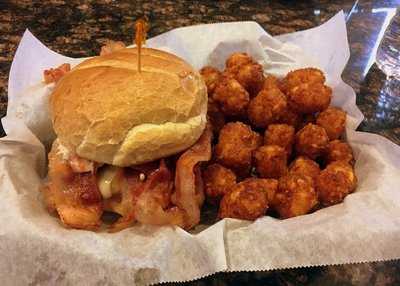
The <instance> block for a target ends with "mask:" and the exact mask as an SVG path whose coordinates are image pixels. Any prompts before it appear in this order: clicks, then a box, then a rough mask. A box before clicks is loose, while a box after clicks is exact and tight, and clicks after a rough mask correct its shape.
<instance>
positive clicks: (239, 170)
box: [200, 53, 357, 220]
mask: <svg viewBox="0 0 400 286" xmlns="http://www.w3.org/2000/svg"><path fill="white" fill-rule="evenodd" d="M200 73H201V74H202V76H203V78H204V81H205V83H206V85H207V91H208V98H209V103H208V120H209V122H210V124H211V126H212V128H213V132H214V137H215V138H214V146H213V158H212V160H211V161H210V163H209V164H208V166H207V167H206V169H205V170H204V172H203V180H204V185H205V192H206V197H207V201H208V202H209V203H211V204H215V205H218V206H219V212H218V215H219V217H220V218H226V217H230V218H239V219H246V220H255V219H257V218H258V217H261V216H264V215H266V214H268V215H272V216H275V217H280V218H290V217H295V216H299V215H304V214H307V213H310V212H312V211H315V210H317V209H319V208H322V207H327V206H331V205H334V204H338V203H340V202H342V201H343V200H344V198H345V197H346V196H347V195H348V194H350V193H351V192H353V191H354V190H355V188H356V185H357V178H356V175H355V173H354V169H353V166H354V157H353V152H352V149H351V147H350V145H349V144H348V143H346V142H345V141H343V133H344V131H345V123H346V113H345V112H344V111H343V110H341V109H340V108H337V107H333V106H329V104H330V101H331V97H332V90H331V88H330V87H328V86H326V85H325V76H324V74H323V72H322V71H320V70H318V69H315V68H305V69H299V70H294V71H291V72H289V73H288V74H287V75H286V77H284V78H283V79H278V78H276V77H274V76H272V75H265V74H264V72H263V67H262V66H261V65H260V64H258V63H257V62H256V61H255V60H254V59H253V58H251V57H250V56H248V55H247V54H246V53H233V54H232V55H230V56H229V58H228V59H227V60H226V66H225V70H224V71H219V70H217V69H215V68H213V67H210V66H207V67H204V68H202V69H201V70H200Z"/></svg>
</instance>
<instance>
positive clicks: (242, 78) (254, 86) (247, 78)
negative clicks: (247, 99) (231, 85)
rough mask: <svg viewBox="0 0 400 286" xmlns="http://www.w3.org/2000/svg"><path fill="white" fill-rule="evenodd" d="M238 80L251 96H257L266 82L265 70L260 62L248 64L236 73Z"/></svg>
mask: <svg viewBox="0 0 400 286" xmlns="http://www.w3.org/2000/svg"><path fill="white" fill-rule="evenodd" d="M236 80H237V81H238V82H239V83H240V84H241V85H242V86H243V87H244V88H245V89H246V90H247V92H248V93H249V94H250V96H256V95H257V94H258V93H259V92H260V90H261V89H262V87H263V84H264V71H263V67H262V66H261V65H260V64H256V63H253V64H246V65H243V66H241V67H240V69H239V70H238V72H237V73H236Z"/></svg>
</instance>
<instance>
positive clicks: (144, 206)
mask: <svg viewBox="0 0 400 286" xmlns="http://www.w3.org/2000/svg"><path fill="white" fill-rule="evenodd" d="M142 188H143V189H142V192H141V194H140V195H139V197H138V198H137V201H136V204H135V216H136V219H137V220H138V221H139V222H141V223H144V224H152V225H178V226H181V227H183V226H184V220H183V219H184V212H183V211H182V210H180V209H178V208H177V207H172V208H168V206H169V204H170V201H171V192H172V188H173V182H172V175H171V172H170V171H169V170H168V169H167V167H166V165H165V162H164V160H161V162H160V168H158V169H157V170H156V171H154V172H153V173H151V174H150V176H149V177H148V179H147V180H146V182H145V183H143V186H142Z"/></svg>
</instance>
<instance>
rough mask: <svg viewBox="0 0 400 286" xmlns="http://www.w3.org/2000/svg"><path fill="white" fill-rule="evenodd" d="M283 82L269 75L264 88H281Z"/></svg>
mask: <svg viewBox="0 0 400 286" xmlns="http://www.w3.org/2000/svg"><path fill="white" fill-rule="evenodd" d="M280 85H281V82H280V80H279V79H278V78H277V77H276V76H273V75H267V76H266V77H265V79H264V84H263V87H262V89H271V88H278V89H280Z"/></svg>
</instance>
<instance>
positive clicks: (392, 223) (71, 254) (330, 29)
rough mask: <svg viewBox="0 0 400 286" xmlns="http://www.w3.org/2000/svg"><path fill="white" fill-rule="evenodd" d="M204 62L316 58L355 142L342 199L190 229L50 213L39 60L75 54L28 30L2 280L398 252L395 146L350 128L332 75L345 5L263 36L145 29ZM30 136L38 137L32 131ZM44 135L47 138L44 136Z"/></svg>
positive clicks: (179, 274)
mask: <svg viewBox="0 0 400 286" xmlns="http://www.w3.org/2000/svg"><path fill="white" fill-rule="evenodd" d="M147 44H148V46H150V47H155V48H160V49H164V50H168V51H170V52H173V53H175V54H177V55H179V56H181V57H182V58H184V59H186V60H187V61H188V62H190V63H191V64H192V65H193V66H194V67H196V68H201V67H202V66H204V65H206V64H210V65H213V66H217V67H219V68H223V64H224V61H225V59H226V57H227V56H228V55H229V54H230V53H232V52H234V51H246V52H248V53H249V54H251V55H252V56H253V57H255V58H256V59H257V60H258V61H260V62H262V63H263V64H264V68H265V72H267V73H272V74H275V75H277V76H283V75H285V74H286V73H287V72H288V71H290V70H292V69H296V68H300V67H308V66H314V67H318V68H320V69H322V70H324V72H325V73H326V75H327V81H328V83H329V85H330V86H331V87H332V88H333V94H334V98H333V104H335V105H337V106H341V107H342V108H344V109H345V110H346V111H347V113H348V122H347V138H348V140H349V142H350V144H351V145H352V147H353V148H354V150H355V156H356V159H357V164H356V167H355V168H356V173H357V176H358V178H359V186H358V188H357V192H356V193H354V194H351V195H349V196H348V197H347V198H346V200H345V202H344V203H342V204H339V205H336V206H333V207H329V208H325V209H322V210H319V211H317V212H315V213H313V214H310V215H306V216H301V217H296V218H292V219H288V220H283V221H281V220H276V219H274V218H271V217H264V218H262V219H259V220H257V221H256V222H254V223H249V222H244V221H239V220H234V219H225V220H222V221H219V222H218V223H216V224H214V225H211V226H209V227H206V228H205V227H204V226H203V227H201V228H205V230H202V231H201V232H199V233H195V232H193V233H187V232H185V231H184V230H181V229H179V228H174V227H151V226H141V225H137V226H135V227H132V228H130V229H126V230H124V231H121V232H119V233H113V234H109V233H104V232H100V233H94V232H89V231H81V230H68V229H65V228H64V227H62V226H61V225H60V223H59V221H58V219H57V218H55V217H52V216H50V215H49V214H48V213H47V212H46V210H45V208H44V206H43V203H42V201H41V197H40V194H39V192H38V188H39V186H40V184H41V182H42V179H43V177H44V174H45V169H46V163H45V162H46V159H45V153H46V152H45V148H44V145H48V144H49V143H50V142H51V140H52V139H53V138H54V133H53V131H52V129H51V122H50V120H49V114H48V104H47V101H48V97H49V94H50V92H51V89H52V86H45V85H44V84H43V83H42V82H41V80H42V73H43V70H44V69H46V68H49V67H55V66H58V65H60V64H62V63H64V62H68V63H71V64H72V65H73V66H74V65H76V64H77V63H79V62H80V61H82V60H83V59H72V58H68V57H64V56H62V55H59V54H57V53H54V52H52V51H51V50H49V49H48V48H46V47H45V46H44V45H43V44H42V43H40V41H38V40H37V39H36V38H35V37H34V36H33V35H32V34H31V33H30V32H29V31H26V32H25V34H24V36H23V38H22V39H21V43H20V45H19V47H18V50H17V53H16V55H15V58H14V61H13V63H12V67H11V71H10V78H9V104H8V110H7V116H6V117H5V118H3V119H2V123H3V126H4V129H5V131H6V133H7V136H6V137H4V138H2V139H0V170H1V173H0V174H1V177H0V190H1V191H0V213H1V215H0V223H1V225H2V227H1V228H0V252H1V255H0V279H1V281H2V283H3V285H16V284H18V285H19V284H29V283H31V284H33V285H36V284H37V285H39V284H40V285H54V284H57V285H74V284H78V283H79V284H82V283H84V284H85V285H95V284H112V285H114V284H115V285H119V284H128V283H129V284H130V285H147V284H151V283H156V282H167V281H188V280H193V279H198V278H201V277H205V276H208V275H211V274H213V273H216V272H220V271H256V270H272V269H281V268H291V267H300V266H312V265H328V264H342V263H356V262H368V261H381V260H389V259H394V258H399V257H400V245H399V244H398V239H399V238H400V207H399V206H400V195H399V191H400V190H399V188H400V187H399V186H400V177H399V175H400V172H399V168H400V148H399V146H397V145H395V144H393V143H391V142H390V141H388V140H387V139H385V138H383V137H380V136H377V135H374V134H368V133H362V132H355V131H354V130H355V129H356V127H357V126H358V125H359V123H360V122H361V121H362V119H363V116H362V114H361V112H360V111H359V109H358V108H357V106H356V105H355V93H354V91H353V89H352V88H351V87H349V86H348V85H347V84H345V83H344V82H343V81H342V80H341V73H342V71H343V68H344V67H345V65H346V63H347V60H348V58H349V47H348V43H347V35H346V27H345V21H344V15H343V13H342V12H340V13H338V14H337V15H336V16H335V17H333V18H332V19H331V20H329V21H328V22H326V23H325V24H323V25H321V26H319V27H316V28H314V29H310V30H307V31H302V32H297V33H293V34H287V35H282V36H279V37H271V36H270V35H268V34H267V33H266V32H265V31H264V30H263V29H262V28H261V27H260V26H259V25H258V24H257V23H255V22H239V23H238V22H236V23H221V24H210V25H198V26H192V27H185V28H179V29H175V30H172V31H170V32H167V33H165V34H162V35H159V36H157V37H155V38H152V39H149V40H148V42H147ZM37 138H38V139H39V140H38V139H37ZM42 143H43V144H44V145H42Z"/></svg>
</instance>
